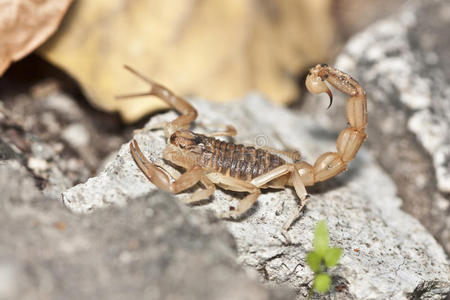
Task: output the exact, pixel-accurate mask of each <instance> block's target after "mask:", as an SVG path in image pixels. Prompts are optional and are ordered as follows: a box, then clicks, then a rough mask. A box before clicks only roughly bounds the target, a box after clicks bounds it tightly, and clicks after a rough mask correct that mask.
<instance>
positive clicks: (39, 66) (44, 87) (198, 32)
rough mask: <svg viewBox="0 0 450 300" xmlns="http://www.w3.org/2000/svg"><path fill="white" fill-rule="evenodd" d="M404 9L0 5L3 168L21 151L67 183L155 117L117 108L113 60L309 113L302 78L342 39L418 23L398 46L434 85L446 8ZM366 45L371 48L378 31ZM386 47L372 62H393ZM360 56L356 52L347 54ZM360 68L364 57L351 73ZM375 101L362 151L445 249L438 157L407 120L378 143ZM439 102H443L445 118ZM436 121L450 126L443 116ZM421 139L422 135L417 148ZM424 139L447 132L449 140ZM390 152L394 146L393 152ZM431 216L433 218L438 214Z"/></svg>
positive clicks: (306, 0)
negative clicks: (431, 75)
mask: <svg viewBox="0 0 450 300" xmlns="http://www.w3.org/2000/svg"><path fill="white" fill-rule="evenodd" d="M416 2H417V3H419V2H421V1H405V0H362V1H351V0H315V1H310V0H277V1H275V0H273V1H270V0H227V1H202V0H186V1H179V0H167V1H158V0H136V1H125V0H121V1H106V0H98V1H87V0H78V1H71V0H65V1H61V0H53V1H29V0H15V1H2V2H1V3H0V133H1V136H0V142H1V145H8V147H12V149H13V150H14V151H12V152H11V151H9V152H8V151H5V150H2V151H3V152H2V153H1V155H2V159H8V157H13V156H19V157H20V158H21V159H22V162H23V164H24V165H26V167H27V168H28V170H29V171H30V173H31V174H32V175H33V176H34V178H35V180H36V184H37V185H38V186H40V187H41V188H45V186H46V185H48V184H49V180H48V174H47V171H48V169H49V168H50V165H51V164H57V166H58V172H60V177H61V178H62V179H61V182H59V183H58V184H60V185H61V186H63V187H66V188H67V187H70V186H73V185H75V184H77V183H80V182H84V181H86V180H87V179H88V178H89V177H90V176H92V175H94V174H95V173H96V172H97V170H98V168H99V167H100V166H101V164H102V162H103V161H104V159H105V158H106V157H107V156H108V155H109V154H111V153H113V152H114V151H115V150H117V149H118V148H119V147H120V146H121V145H122V144H123V143H125V142H126V141H128V140H129V139H130V138H131V137H132V131H133V130H134V129H137V128H140V127H142V126H143V124H144V122H145V121H146V120H148V117H149V116H151V115H152V114H154V113H156V112H158V111H160V110H162V109H165V108H166V107H165V106H164V104H163V103H162V102H161V101H159V100H158V99H153V100H152V101H149V100H148V99H136V100H133V101H117V100H115V96H116V95H120V94H126V93H132V92H138V91H143V90H146V88H147V87H146V86H145V85H143V84H142V82H140V80H138V79H137V78H135V77H134V76H132V75H130V74H129V73H128V72H126V71H125V70H124V69H123V65H124V64H127V65H130V66H132V67H134V68H136V69H137V70H138V71H140V72H142V73H143V74H145V75H146V76H148V77H149V78H152V79H154V80H156V81H158V82H160V83H162V84H164V85H165V86H167V87H169V88H170V89H171V90H173V91H174V92H176V93H177V94H179V95H182V96H187V97H197V98H204V99H207V100H210V101H214V102H232V101H238V100H240V99H243V98H245V97H246V95H248V94H249V93H251V92H255V91H256V92H258V93H261V94H262V95H264V97H265V98H267V99H268V100H269V101H273V102H274V103H277V104H279V105H283V106H286V107H289V109H292V110H305V111H308V112H311V113H314V111H315V107H313V106H311V105H308V104H305V101H304V98H305V97H304V95H305V90H304V79H305V74H306V73H307V70H308V69H309V68H310V67H312V66H314V65H315V64H317V63H329V64H334V63H335V60H336V57H338V55H339V54H340V53H342V51H344V52H345V51H346V50H344V49H345V47H346V44H347V43H348V41H349V40H351V39H353V38H354V37H355V36H358V35H359V34H360V33H361V32H364V31H365V30H367V28H370V27H371V26H374V27H373V28H376V23H377V22H378V21H380V20H385V19H389V18H390V19H391V20H393V19H394V20H395V18H397V16H401V17H398V18H399V20H400V21H401V22H404V23H405V24H406V23H407V24H413V23H414V22H416V23H414V24H415V25H414V26H416V27H415V28H416V29H417V30H416V32H417V34H421V35H420V38H416V36H415V35H414V34H410V33H409V32H408V33H407V36H408V37H409V42H410V45H413V46H412V47H415V46H417V49H419V48H420V49H422V50H424V53H425V54H424V61H425V62H426V63H427V64H429V65H430V66H431V67H430V68H431V69H436V68H437V67H440V68H441V69H440V71H439V72H441V73H442V74H444V75H443V77H442V78H444V81H445V80H447V79H448V78H449V75H448V74H449V71H448V68H447V67H446V66H448V63H449V57H448V50H447V51H445V49H448V46H449V45H450V41H449V34H448V28H449V27H448V26H447V25H448V23H449V22H450V8H449V5H448V2H445V1H430V2H429V3H430V6H429V8H427V9H425V10H423V12H421V13H422V14H423V15H418V16H416V15H414V13H415V12H411V15H408V14H407V13H406V14H405V11H408V4H410V3H416ZM421 3H425V1H422V2H421ZM431 3H438V4H439V3H440V4H439V5H440V6H439V5H438V4H436V6H435V7H434V6H433V5H434V4H433V5H431ZM434 16H436V19H435V18H434ZM411 20H412V21H411ZM421 20H423V22H424V23H420V22H422V21H421ZM436 20H439V22H438V21H436ZM434 21H436V22H434ZM408 22H409V23H408ZM433 22H434V23H433ZM445 22H446V23H445ZM411 26H412V25H411ZM392 28H394V27H392ZM374 31H376V30H374ZM390 31H391V27H389V26H387V27H386V26H384V27H381V29H379V32H382V33H383V34H388V33H390ZM395 34H396V33H395V32H394V33H393V35H394V36H395ZM365 37H366V38H367V36H365ZM373 39H374V43H376V42H377V41H376V36H374V38H373ZM427 47H428V48H427ZM352 49H353V50H355V48H352ZM427 49H431V50H433V51H434V50H436V51H437V52H433V51H431V50H427ZM364 51H367V54H368V57H369V58H370V57H376V56H377V55H379V53H378V52H377V51H376V49H375V48H374V51H372V52H370V49H365V50H364ZM396 51H397V52H396ZM398 51H399V50H398V49H397V50H389V51H386V52H385V53H384V55H385V57H392V56H395V55H399V53H401V52H398ZM350 52H351V51H350ZM350 52H349V51H347V54H348V53H350ZM355 53H357V52H355ZM433 53H434V54H433ZM446 53H447V54H446ZM359 54H361V55H363V54H366V53H357V54H353V56H355V55H359ZM428 54H429V55H428ZM351 56H352V55H350V58H351ZM348 60H349V58H347V60H346V61H348ZM369 60H370V59H369ZM367 61H368V60H367V59H366V58H362V59H361V60H360V62H362V64H361V66H364V62H367ZM341 64H342V65H345V61H341ZM369 65H370V64H369ZM348 66H349V69H348V70H346V71H348V72H349V73H350V70H352V68H353V69H355V70H354V71H353V73H351V74H352V75H354V76H355V78H357V79H361V82H362V83H363V86H367V87H368V89H369V90H370V86H371V84H370V83H371V82H372V83H376V80H381V81H380V82H381V83H380V82H378V83H380V86H389V83H387V84H386V81H382V80H390V81H391V82H393V81H397V80H398V79H399V78H400V79H404V78H403V77H402V75H400V76H397V75H396V77H389V76H375V75H374V76H372V77H370V78H368V77H366V78H365V77H364V74H365V70H361V69H358V71H356V69H357V67H356V65H355V63H353V64H348ZM350 66H351V67H350ZM415 70H416V71H417V72H419V71H420V68H416V69H415ZM441 73H439V74H441ZM400 74H401V73H400ZM422 74H423V73H422ZM430 80H432V79H430ZM446 84H447V83H445V84H444V86H446V87H447V91H448V85H446ZM413 85H414V84H413ZM372 86H375V85H372ZM432 91H434V90H432ZM377 95H378V96H380V92H379V91H377V90H372V94H370V93H369V105H374V107H373V108H372V109H373V114H372V111H369V120H370V121H369V130H373V131H372V132H371V131H369V139H368V147H370V149H371V151H373V152H374V153H375V156H376V157H377V159H378V160H379V162H380V164H381V165H382V166H383V167H384V168H385V170H386V171H387V172H388V173H390V174H391V175H392V176H393V178H394V180H395V181H396V182H397V183H398V184H399V194H400V196H402V197H403V198H404V200H405V209H406V210H407V211H408V212H410V213H412V214H413V215H414V216H416V217H417V218H419V220H420V221H421V222H422V223H423V224H424V225H425V226H426V227H427V228H428V229H429V230H430V231H431V232H432V233H433V234H434V235H435V237H436V238H437V239H438V241H440V242H441V243H442V244H443V245H444V247H445V248H446V250H447V252H448V251H449V250H450V234H449V230H448V229H449V227H450V221H449V218H448V215H449V206H448V199H449V195H450V190H447V187H448V183H447V185H446V184H445V183H444V184H443V185H442V184H441V185H439V184H438V183H439V182H437V180H438V179H439V178H440V177H439V176H440V175H435V171H436V170H437V169H438V168H437V166H436V159H438V158H436V159H435V158H434V157H433V156H432V155H431V154H430V153H431V152H433V149H434V148H433V149H431V150H430V149H428V148H427V145H425V146H423V145H422V144H421V143H422V142H421V140H420V139H418V138H416V137H414V136H411V135H410V132H409V133H408V130H410V129H411V128H412V129H414V124H416V123H413V122H408V120H403V119H402V121H401V122H403V123H402V124H403V125H404V127H405V128H406V129H405V131H402V132H400V133H398V132H397V133H396V135H392V136H385V135H384V134H385V133H384V132H383V126H387V125H386V124H388V123H387V122H385V120H384V119H377V118H378V117H380V116H381V117H383V116H386V115H387V112H386V111H384V110H383V107H384V108H386V106H383V104H380V103H378V104H377V105H379V106H375V105H376V104H372V103H377V101H376V99H377ZM408 95H409V96H411V95H410V94H408ZM371 96H373V98H372V100H373V101H372V100H371ZM413 96H414V95H413ZM416 96H417V95H416ZM380 97H381V98H383V97H385V94H383V95H381V96H380ZM385 98H386V97H385ZM386 99H388V98H386ZM389 99H390V98H389ZM417 99H418V98H417ZM439 99H445V97H444V98H443V97H440V98H439ZM447 100H448V99H447ZM447 100H446V101H447ZM341 102H343V101H341ZM447 103H448V101H447V102H445V103H444V104H442V105H443V106H442V107H444V106H445V107H447V108H445V109H448V104H447ZM322 104H323V103H322ZM439 105H441V104H439ZM322 106H324V105H322ZM322 106H321V107H320V109H321V111H320V113H321V114H323V113H324V110H323V108H324V107H322ZM369 107H370V106H369ZM377 107H378V108H379V109H378V110H377ZM397 108H399V106H398V105H397V106H396V109H397ZM418 108H422V106H420V104H419V106H415V107H412V108H411V106H408V105H406V106H405V108H403V111H405V112H407V113H410V112H411V109H413V110H414V109H418ZM445 109H444V108H443V109H442V110H441V112H442V111H448V110H445ZM389 111H392V110H389ZM438 111H439V110H438ZM337 112H339V116H340V117H338V118H337V120H339V122H341V123H339V124H345V123H342V122H345V120H343V119H342V118H344V116H345V114H344V113H343V112H342V111H339V108H338V110H337ZM331 116H334V115H333V112H331ZM339 118H340V119H339ZM439 118H441V119H440V120H444V121H443V123H445V122H447V123H445V124H447V125H448V115H446V114H445V113H444V114H441V115H440V117H439ZM393 120H394V121H392V120H391V121H392V122H394V123H395V122H396V120H395V119H393ZM397 120H399V119H398V116H397ZM439 122H441V121H439ZM410 123H411V124H412V125H411V124H410ZM419 123H420V122H419ZM403 125H402V126H403ZM410 125H411V126H412V127H411V126H410ZM447 125H445V126H447ZM377 126H379V127H377ZM408 126H409V127H408ZM339 128H341V127H340V125H339ZM371 128H373V129H371ZM446 128H447V127H446ZM430 132H431V131H427V133H424V134H425V139H426V135H427V134H430ZM436 132H437V133H436ZM436 132H435V133H434V134H435V135H436V134H437V135H439V134H441V135H446V132H447V131H443V130H437V131H436ZM403 138H405V139H407V140H403ZM400 141H401V142H400ZM447 141H448V139H447ZM442 143H444V142H442ZM446 143H447V142H446ZM388 145H391V146H392V145H399V146H398V147H397V148H395V147H394V148H392V149H391V148H389V147H388ZM405 145H406V146H405ZM2 147H3V148H2V149H6V146H2ZM392 147H393V146H392ZM402 147H403V148H402ZM386 149H388V150H389V149H391V150H390V152H386V151H387V150H386ZM399 149H402V150H399ZM436 149H437V148H436ZM428 150H430V151H428ZM386 153H388V154H386ZM399 153H408V155H406V157H404V160H401V159H400V160H401V161H403V162H405V164H404V165H401V162H399V161H398V160H399V159H398V154H399ZM445 153H447V152H445ZM448 153H450V151H449V152H448ZM448 153H447V154H445V155H444V156H443V157H444V158H442V159H441V160H440V161H442V162H441V163H440V165H439V166H441V170H443V171H442V172H441V171H439V172H441V173H439V172H438V173H436V174H444V175H445V174H447V173H449V171H448V170H450V165H449V164H450V154H448ZM446 155H448V156H446ZM446 157H449V158H448V160H447V158H446ZM400 165H401V166H400ZM417 166H420V167H419V170H417V168H418V167H417ZM435 169H436V170H435ZM400 170H401V172H400ZM446 171H447V173H445V172H446ZM417 174H419V175H420V176H416V175H417ZM445 176H448V175H445ZM418 178H419V179H418ZM443 178H444V177H443ZM445 178H447V177H445ZM418 180H419V181H418ZM418 182H419V183H418ZM442 186H444V188H442ZM402 187H403V188H402ZM424 187H425V188H424ZM416 189H418V190H416ZM419 190H420V191H419ZM424 191H425V192H424ZM420 193H422V194H420ZM419 194H420V195H422V196H417V195H419ZM430 195H433V196H430ZM436 195H437V196H436ZM435 196H436V197H438V198H439V199H441V200H440V201H441V202H439V201H437V200H436V198H433V197H435ZM408 199H409V200H408ZM433 199H434V200H433ZM436 201H437V202H436ZM433 203H438V204H436V205H437V206H436V205H435V204H433ZM433 205H434V206H433ZM433 207H434V208H433ZM433 209H434V210H439V211H440V212H439V217H438V218H436V214H433V211H434V210H433ZM437 219H438V220H440V221H438V222H436V220H437ZM436 223H437V225H436Z"/></svg>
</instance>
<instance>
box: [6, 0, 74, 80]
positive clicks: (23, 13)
mask: <svg viewBox="0 0 450 300" xmlns="http://www.w3.org/2000/svg"><path fill="white" fill-rule="evenodd" d="M71 2H72V0H51V1H50V0H47V1H42V0H40V1H38V0H34V1H33V0H0V76H1V75H2V74H3V73H4V72H5V70H6V69H7V68H8V67H9V65H10V64H11V62H14V61H17V60H19V59H21V58H23V57H24V56H26V55H28V54H30V53H31V52H32V51H33V50H35V49H36V48H37V47H39V46H40V45H41V44H42V43H43V42H44V41H45V40H47V38H49V37H50V35H52V34H53V33H54V32H55V31H56V29H57V28H58V26H59V24H60V22H61V19H62V17H63V16H64V14H65V12H66V11H67V9H68V8H69V6H70V3H71Z"/></svg>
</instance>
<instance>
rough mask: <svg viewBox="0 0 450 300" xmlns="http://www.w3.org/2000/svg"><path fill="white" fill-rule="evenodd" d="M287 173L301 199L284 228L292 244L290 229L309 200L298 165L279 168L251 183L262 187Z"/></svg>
mask: <svg viewBox="0 0 450 300" xmlns="http://www.w3.org/2000/svg"><path fill="white" fill-rule="evenodd" d="M287 173H291V178H292V179H291V180H292V185H293V186H294V189H295V193H296V194H297V196H298V197H299V199H300V205H299V206H297V208H296V209H295V210H294V211H293V212H292V214H291V216H290V217H289V218H288V219H287V220H286V222H285V223H284V225H283V228H282V234H283V236H284V237H285V238H286V240H287V242H288V243H290V240H291V239H290V237H289V234H288V232H287V231H288V229H289V228H290V227H291V225H292V223H293V222H294V221H295V220H296V219H297V218H298V217H299V215H300V213H301V211H302V209H303V207H304V206H305V204H306V201H307V200H308V199H309V195H308V192H307V191H306V188H305V185H304V183H303V182H302V179H301V177H300V174H299V172H298V169H297V168H296V165H292V164H286V165H282V166H279V167H278V168H275V169H273V170H272V171H269V172H268V173H266V174H263V175H261V176H258V177H256V178H254V179H253V180H252V181H251V183H253V184H254V185H256V186H258V187H260V186H263V185H265V184H266V183H269V182H270V181H272V180H275V179H277V178H279V177H281V176H284V175H285V174H287Z"/></svg>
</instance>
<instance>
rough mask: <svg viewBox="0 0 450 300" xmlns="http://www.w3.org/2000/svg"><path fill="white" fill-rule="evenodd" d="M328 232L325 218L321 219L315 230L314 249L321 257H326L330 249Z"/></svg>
mask: <svg viewBox="0 0 450 300" xmlns="http://www.w3.org/2000/svg"><path fill="white" fill-rule="evenodd" d="M328 248H329V245H328V232H327V223H326V222H325V220H322V221H319V223H317V226H316V230H315V232H314V250H315V251H316V252H317V254H319V256H320V257H324V256H325V253H326V251H327V250H328Z"/></svg>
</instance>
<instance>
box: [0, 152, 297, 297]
mask: <svg viewBox="0 0 450 300" xmlns="http://www.w3.org/2000/svg"><path fill="white" fill-rule="evenodd" d="M0 191H1V194H2V197H1V201H0V241H1V242H0V299H1V300H9V299H30V300H31V299H69V300H70V299H180V300H181V299H183V300H184V299H192V300H194V299H195V300H197V299H224V300H225V299H255V300H257V299H258V300H259V299H267V300H268V299H280V300H281V299H292V298H293V297H294V295H293V294H292V293H291V292H290V291H289V290H288V289H286V288H284V289H282V288H281V287H276V288H267V287H264V286H263V285H262V284H261V283H259V282H258V281H257V280H256V278H255V277H256V276H252V275H251V274H250V276H249V274H248V273H247V274H246V272H245V271H244V270H242V268H241V267H240V266H239V265H238V264H237V262H236V245H235V242H234V239H233V238H232V237H231V235H230V234H229V233H228V232H227V230H226V229H225V228H224V227H223V226H222V225H221V224H219V223H218V222H217V220H216V219H215V218H213V217H212V216H211V215H210V214H208V213H202V212H195V211H192V210H191V209H189V208H187V207H185V206H184V205H182V204H180V203H179V202H178V201H176V200H175V199H174V198H173V197H172V196H171V195H168V194H166V193H163V192H159V191H154V192H152V193H150V194H147V195H146V196H143V197H135V198H133V200H132V201H130V203H129V205H128V206H127V207H126V209H120V208H118V207H110V208H108V209H104V210H99V211H97V212H94V213H92V214H89V215H76V214H73V213H70V212H69V211H68V210H67V209H66V208H64V207H63V206H62V205H61V203H58V202H56V201H54V200H50V199H45V198H44V197H43V195H42V194H41V192H40V191H39V190H38V189H37V188H36V187H35V186H34V181H33V179H32V178H31V177H30V176H29V175H28V173H27V171H26V170H25V168H23V167H22V166H21V165H20V164H19V163H18V162H17V161H6V162H5V161H0ZM252 277H253V278H252Z"/></svg>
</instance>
